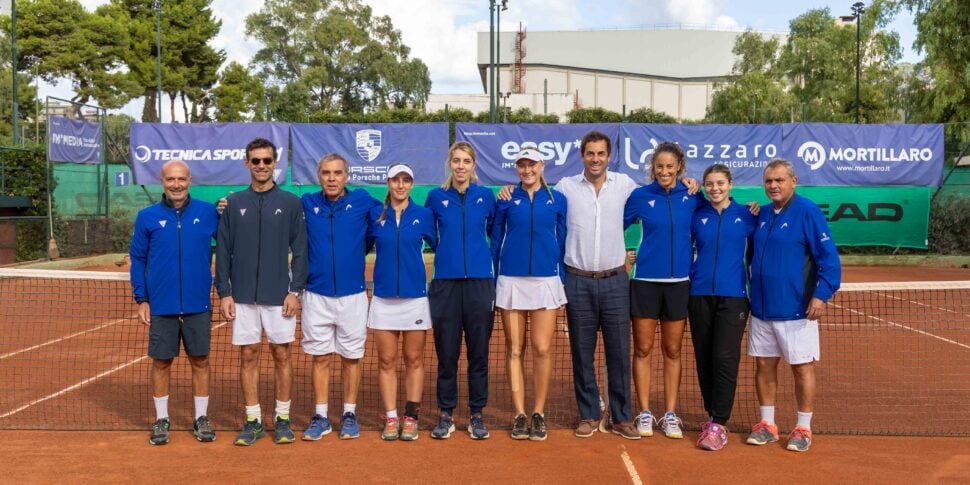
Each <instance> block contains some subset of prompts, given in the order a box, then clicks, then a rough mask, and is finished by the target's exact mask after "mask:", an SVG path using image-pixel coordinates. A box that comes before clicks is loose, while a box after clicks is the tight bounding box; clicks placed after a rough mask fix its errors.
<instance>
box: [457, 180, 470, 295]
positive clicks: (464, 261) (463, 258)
mask: <svg viewBox="0 0 970 485" xmlns="http://www.w3.org/2000/svg"><path fill="white" fill-rule="evenodd" d="M467 198H468V192H467V191H466V192H465V196H464V197H462V196H459V197H458V200H460V201H461V262H462V264H463V265H464V269H465V278H468V254H467V249H466V248H465V199H467Z"/></svg>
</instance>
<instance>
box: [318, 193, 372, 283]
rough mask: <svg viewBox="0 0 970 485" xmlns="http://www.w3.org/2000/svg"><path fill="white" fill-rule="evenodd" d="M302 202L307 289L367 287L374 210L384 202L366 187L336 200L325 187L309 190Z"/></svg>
mask: <svg viewBox="0 0 970 485" xmlns="http://www.w3.org/2000/svg"><path fill="white" fill-rule="evenodd" d="M300 202H301V203H302V204H303V214H304V216H305V217H306V228H307V247H308V248H309V258H308V261H309V270H308V276H307V285H306V289H307V290H309V291H312V292H314V293H316V294H318V295H325V296H347V295H354V294H357V293H360V292H362V291H364V289H365V287H364V265H365V262H364V257H365V255H366V254H367V249H368V247H369V244H368V241H367V228H368V226H369V225H370V222H371V218H370V212H371V209H373V208H374V207H380V205H381V203H380V202H378V201H377V199H375V198H374V197H372V196H371V195H370V194H369V193H368V192H367V191H366V190H364V189H357V190H351V189H347V190H345V191H344V194H343V195H342V196H340V198H338V199H337V200H336V201H333V202H331V201H330V200H329V199H327V197H326V196H325V195H323V192H322V191H321V192H313V193H307V194H303V196H302V197H301V198H300Z"/></svg>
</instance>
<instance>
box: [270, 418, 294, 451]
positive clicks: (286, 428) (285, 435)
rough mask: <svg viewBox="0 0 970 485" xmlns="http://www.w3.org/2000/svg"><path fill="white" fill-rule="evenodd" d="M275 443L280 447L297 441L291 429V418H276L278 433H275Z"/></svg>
mask: <svg viewBox="0 0 970 485" xmlns="http://www.w3.org/2000/svg"><path fill="white" fill-rule="evenodd" d="M273 441H275V442H276V444H278V445H282V444H285V443H292V442H294V441H296V436H294V435H293V429H292V428H291V427H290V417H289V416H277V417H276V431H275V432H274V433H273Z"/></svg>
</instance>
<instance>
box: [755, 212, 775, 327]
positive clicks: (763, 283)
mask: <svg viewBox="0 0 970 485" xmlns="http://www.w3.org/2000/svg"><path fill="white" fill-rule="evenodd" d="M777 219H778V214H774V215H772V216H771V224H769V225H768V234H767V235H765V243H764V245H763V246H761V261H760V265H761V272H760V273H758V281H760V282H761V315H762V316H763V317H764V318H765V319H768V318H769V317H768V314H767V313H765V277H764V274H765V248H767V247H768V240H769V239H770V238H771V230H772V229H773V228H774V227H775V220H777Z"/></svg>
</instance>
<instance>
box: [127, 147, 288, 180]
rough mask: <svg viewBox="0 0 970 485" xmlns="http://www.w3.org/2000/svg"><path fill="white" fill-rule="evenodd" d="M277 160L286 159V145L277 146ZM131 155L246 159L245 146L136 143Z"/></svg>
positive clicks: (142, 160) (147, 158) (150, 158)
mask: <svg viewBox="0 0 970 485" xmlns="http://www.w3.org/2000/svg"><path fill="white" fill-rule="evenodd" d="M277 150H278V153H279V157H277V159H278V160H285V159H286V154H285V151H286V147H279V148H278V149H277ZM132 156H133V157H134V159H135V161H136V162H139V163H148V162H150V161H154V160H160V161H168V160H181V161H183V162H196V161H227V160H228V161H243V160H245V159H246V149H245V148H153V147H151V146H149V145H138V146H136V147H134V148H132ZM280 173H282V170H280V169H277V170H274V171H273V176H274V178H278V177H279V175H280Z"/></svg>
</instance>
